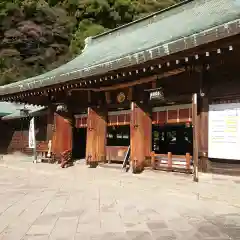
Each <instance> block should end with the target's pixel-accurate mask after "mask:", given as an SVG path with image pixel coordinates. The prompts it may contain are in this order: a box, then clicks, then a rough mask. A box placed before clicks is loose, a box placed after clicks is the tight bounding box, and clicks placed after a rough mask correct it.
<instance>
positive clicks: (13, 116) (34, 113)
mask: <svg viewBox="0 0 240 240" xmlns="http://www.w3.org/2000/svg"><path fill="white" fill-rule="evenodd" d="M45 114H47V108H46V107H40V108H39V109H35V110H32V111H29V113H28V114H24V115H23V114H21V112H20V111H17V112H14V113H12V114H9V115H5V116H3V117H2V118H1V119H2V120H4V121H6V120H15V119H23V118H27V117H38V116H43V115H45Z"/></svg>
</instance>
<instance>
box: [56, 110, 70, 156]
mask: <svg viewBox="0 0 240 240" xmlns="http://www.w3.org/2000/svg"><path fill="white" fill-rule="evenodd" d="M52 139H53V142H52V148H53V153H54V154H56V155H57V156H59V155H60V154H61V153H62V152H64V151H66V150H72V124H71V120H70V119H69V118H66V117H63V116H61V115H59V114H57V113H54V131H53V137H52Z"/></svg>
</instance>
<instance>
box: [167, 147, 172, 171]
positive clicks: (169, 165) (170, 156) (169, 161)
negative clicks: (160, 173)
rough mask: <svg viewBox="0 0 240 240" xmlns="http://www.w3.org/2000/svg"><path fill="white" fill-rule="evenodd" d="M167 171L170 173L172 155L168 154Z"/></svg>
mask: <svg viewBox="0 0 240 240" xmlns="http://www.w3.org/2000/svg"><path fill="white" fill-rule="evenodd" d="M167 156H168V171H172V153H171V152H168V154H167Z"/></svg>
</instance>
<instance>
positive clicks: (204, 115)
mask: <svg viewBox="0 0 240 240" xmlns="http://www.w3.org/2000/svg"><path fill="white" fill-rule="evenodd" d="M208 111H209V105H208V98H207V97H206V96H204V97H202V98H201V108H200V113H199V115H198V124H199V129H201V133H200V134H199V153H200V156H199V159H200V162H199V171H201V172H207V171H208Z"/></svg>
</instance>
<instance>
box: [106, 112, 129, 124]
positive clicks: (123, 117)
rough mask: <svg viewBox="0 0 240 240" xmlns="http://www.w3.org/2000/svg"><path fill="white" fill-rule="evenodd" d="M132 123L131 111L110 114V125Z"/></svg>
mask: <svg viewBox="0 0 240 240" xmlns="http://www.w3.org/2000/svg"><path fill="white" fill-rule="evenodd" d="M129 124H130V112H126V111H119V112H115V113H114V114H112V115H111V114H109V115H108V126H121V125H129Z"/></svg>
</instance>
